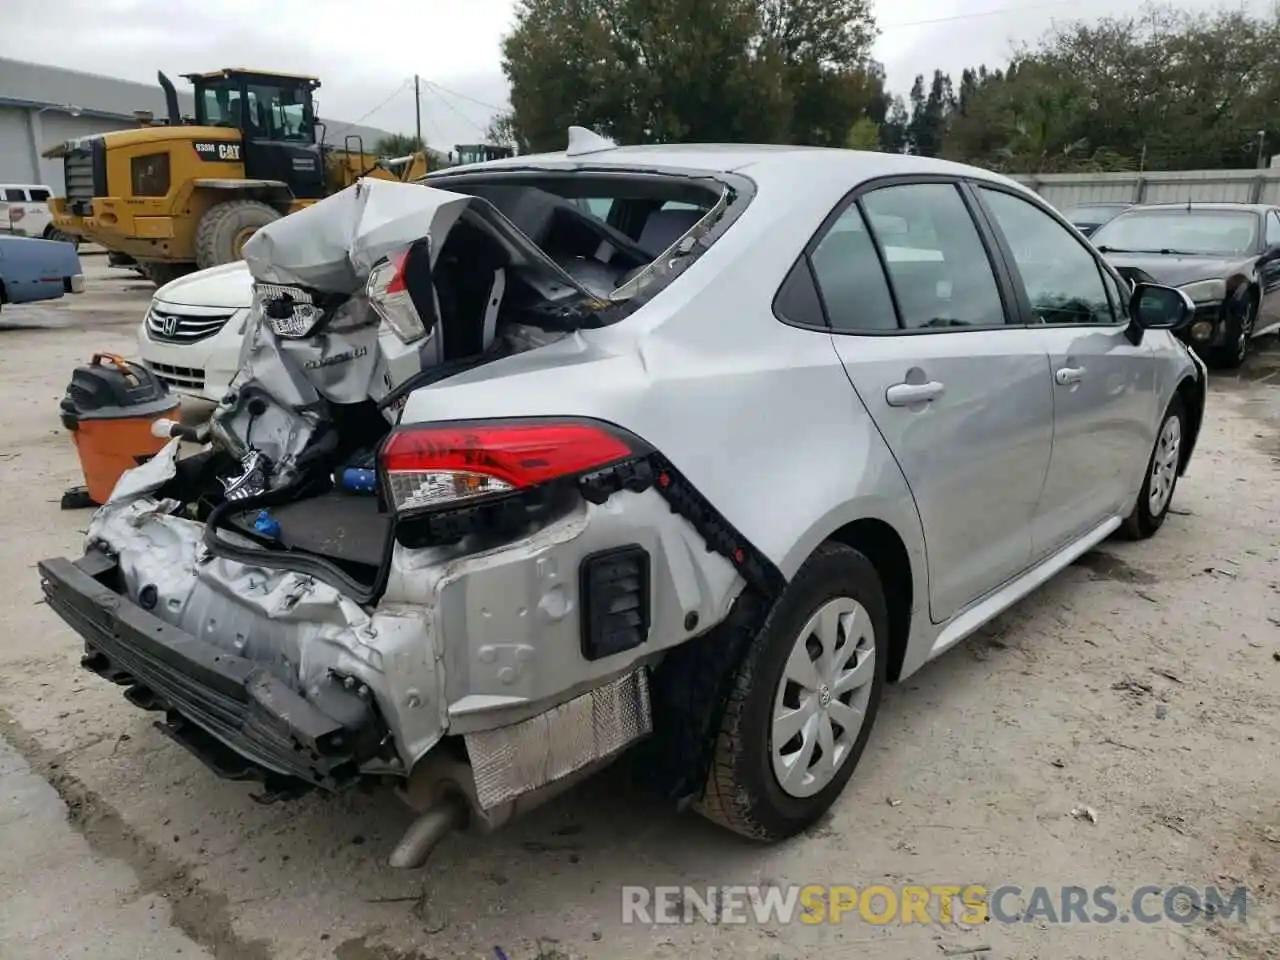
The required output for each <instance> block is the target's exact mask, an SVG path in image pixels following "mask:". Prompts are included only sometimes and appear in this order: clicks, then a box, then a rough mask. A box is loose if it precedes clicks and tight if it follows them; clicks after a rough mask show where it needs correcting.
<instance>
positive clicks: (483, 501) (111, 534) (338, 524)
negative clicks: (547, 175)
mask: <svg viewBox="0 0 1280 960" xmlns="http://www.w3.org/2000/svg"><path fill="white" fill-rule="evenodd" d="M724 202H725V197H724V195H721V196H720V197H718V198H717V196H716V195H715V194H711V195H710V196H709V198H708V201H707V203H706V212H705V216H702V217H700V219H699V220H698V222H697V224H695V225H694V226H693V228H692V229H691V230H690V231H689V232H688V233H687V235H686V236H684V237H682V238H680V242H679V244H672V245H670V247H668V248H666V249H664V251H663V253H664V256H662V257H658V258H656V259H655V260H653V261H652V262H651V263H646V262H643V259H642V258H641V256H640V255H639V253H638V252H636V251H634V250H632V251H624V252H625V254H626V255H624V256H621V257H613V256H611V257H609V258H606V260H603V261H596V262H585V260H584V259H583V258H580V257H568V256H560V257H557V256H556V255H555V252H554V251H553V252H550V253H549V252H547V251H544V250H543V249H541V248H540V247H538V246H537V245H535V244H534V243H533V242H532V241H531V240H529V238H528V237H527V236H526V235H525V234H524V233H523V232H522V231H521V230H520V229H519V228H518V227H516V226H515V224H514V223H513V222H512V221H511V219H510V218H508V217H507V216H506V215H505V214H504V213H503V212H501V211H500V209H499V208H498V206H497V205H496V204H495V203H491V202H490V201H488V200H486V199H484V198H483V197H479V196H474V195H470V194H463V193H458V192H449V191H446V190H439V189H432V188H430V187H425V186H417V185H408V184H394V183H388V182H385V181H362V182H361V183H360V184H358V185H357V186H356V187H353V188H351V189H349V190H347V191H344V192H343V193H342V194H338V195H335V196H334V197H332V198H329V199H328V200H325V201H322V202H321V203H319V204H316V205H314V206H313V207H310V208H308V209H307V210H305V211H302V212H300V213H298V214H295V215H293V216H290V217H287V218H284V219H283V220H280V221H278V222H277V223H275V224H272V225H270V226H269V227H267V228H264V229H263V230H262V231H260V232H259V234H257V235H256V236H255V237H254V239H253V240H252V241H251V242H250V244H249V245H248V246H247V247H246V251H245V252H246V260H247V261H248V263H249V266H250V269H251V271H252V273H253V275H254V278H255V305H254V309H253V316H252V317H251V319H250V321H249V332H248V335H247V336H246V339H245V343H244V346H243V350H242V356H241V360H242V363H241V370H240V373H239V374H238V375H237V377H236V378H235V380H234V381H233V383H232V385H231V389H230V390H229V392H228V394H227V396H226V397H225V398H224V400H223V402H222V403H221V404H220V405H219V407H218V408H217V410H216V411H215V413H214V414H213V416H212V418H211V420H210V421H209V423H207V424H204V425H202V426H200V427H198V428H184V427H178V426H176V425H174V426H171V427H169V429H171V430H172V432H173V439H172V440H171V442H170V443H169V445H168V446H167V447H166V448H165V449H164V451H163V452H162V453H161V454H159V455H158V456H156V457H155V458H154V459H153V460H151V461H149V462H148V463H147V464H145V465H143V466H141V467H139V468H137V469H135V470H132V471H130V472H129V473H127V474H125V476H124V477H123V478H122V479H121V481H120V483H119V485H118V486H117V488H116V490H115V492H114V494H113V496H112V498H111V500H110V501H109V502H108V503H107V504H106V505H105V506H104V507H103V508H102V509H101V510H100V511H98V513H97V514H96V515H95V516H94V518H93V520H92V523H91V525H90V528H89V530H88V536H87V545H86V552H85V554H84V556H83V557H81V558H80V559H78V560H75V561H72V560H69V559H66V558H58V559H51V560H46V561H44V562H42V563H41V564H40V565H39V568H40V575H41V577H42V581H43V587H44V591H45V595H46V597H47V598H48V601H49V604H50V606H51V608H52V609H53V610H54V611H55V612H57V613H58V614H59V616H61V617H62V618H63V619H64V620H65V621H66V622H67V623H68V624H69V625H70V626H71V627H72V628H73V629H75V630H76V632H77V633H79V634H80V635H81V636H82V637H83V639H84V642H85V653H84V657H83V661H82V662H83V665H84V666H85V667H87V668H88V669H90V670H93V671H94V672H96V673H98V674H99V675H101V676H103V677H105V678H107V679H109V680H111V681H113V682H115V683H117V684H120V685H122V686H123V687H125V690H126V696H127V697H128V698H129V699H130V700H131V701H132V702H133V703H135V704H136V705H138V706H139V707H142V708H144V709H148V710H155V711H159V712H161V713H162V714H163V719H162V720H161V721H160V722H159V723H158V726H159V728H160V729H161V730H162V731H163V732H165V733H166V734H167V735H169V736H170V737H172V738H173V739H175V740H176V741H178V742H179V743H181V744H182V745H183V746H185V747H187V748H188V749H190V750H191V751H192V752H193V753H195V754H196V755H197V756H199V757H200V758H201V759H202V760H203V761H205V762H206V763H207V764H208V765H209V766H210V767H211V768H212V769H213V770H215V771H216V772H217V773H218V774H220V775H222V776H225V777H230V778H236V779H253V780H258V781H261V782H262V783H263V784H264V785H265V787H264V794H263V797H264V799H275V798H280V797H287V796H291V795H295V794H297V793H300V792H303V791H306V790H310V789H320V790H324V791H337V790H341V789H343V788H345V787H347V786H350V785H351V784H354V783H356V782H358V781H361V780H370V779H375V780H376V779H381V780H386V781H389V782H392V783H395V784H398V785H399V786H400V787H401V788H402V791H403V793H404V794H405V795H406V798H407V799H409V800H410V802H411V803H412V805H413V806H415V807H416V808H417V809H419V810H420V811H422V816H421V818H420V819H419V821H418V822H417V823H416V824H415V826H414V828H412V829H411V830H410V831H409V833H408V834H406V837H405V839H404V841H403V843H402V845H401V847H400V848H399V849H398V850H397V852H396V853H395V854H394V855H393V862H394V863H396V864H397V865H400V866H413V865H418V864H420V863H421V862H422V861H423V859H424V858H425V856H426V853H427V851H429V849H430V848H431V846H432V845H433V844H434V842H435V841H436V840H438V839H439V837H440V836H441V835H443V833H444V832H445V831H447V830H449V829H452V828H454V827H456V826H458V825H460V824H462V823H464V822H467V823H470V824H472V825H473V826H476V827H479V828H482V829H488V828H492V827H494V826H497V825H499V824H501V823H503V822H505V821H506V820H508V819H509V818H510V817H511V816H514V815H515V814H516V813H517V812H519V811H520V810H522V809H524V808H525V807H527V806H529V805H531V804H533V803H537V802H541V800H543V799H545V798H546V797H547V796H550V795H552V794H554V793H555V792H558V791H559V790H560V789H563V788H564V787H565V786H568V785H569V784H570V783H572V782H574V781H575V780H576V779H577V778H579V777H580V776H582V775H585V774H586V773H589V772H591V771H592V770H594V769H596V768H598V767H599V766H600V765H602V764H603V763H606V762H608V761H609V760H610V759H612V758H613V757H615V756H616V755H618V753H619V752H620V751H622V750H623V749H624V748H626V747H627V746H628V745H630V744H631V743H634V742H635V741H637V740H638V739H640V738H642V737H644V736H645V735H646V734H647V733H649V732H650V730H651V728H652V723H653V709H652V706H651V703H650V688H649V682H650V681H649V672H648V668H649V667H650V666H651V665H652V664H653V662H654V658H655V657H660V656H661V655H662V653H663V652H664V651H665V650H667V649H669V648H671V647H674V646H676V645H677V644H680V643H682V642H683V641H685V640H687V639H688V638H689V637H690V636H692V635H694V634H695V633H697V632H701V631H700V630H698V625H699V624H701V625H702V627H701V629H702V631H705V629H706V628H707V627H708V626H710V625H714V624H716V623H718V622H719V621H720V620H722V619H723V618H724V617H725V615H726V612H727V610H728V608H729V606H730V604H731V602H732V599H733V595H734V592H735V590H736V589H738V588H740V586H741V583H742V569H741V568H742V567H743V564H744V563H746V564H749V563H750V558H748V559H746V560H744V558H743V557H742V552H741V550H735V547H734V544H733V542H732V531H731V530H728V531H726V530H724V529H715V530H711V529H710V526H709V524H708V522H707V521H708V518H707V517H706V516H705V515H704V514H705V504H700V503H699V502H698V499H697V496H696V494H695V493H694V492H692V491H691V490H690V489H688V488H687V486H686V485H684V483H683V481H682V479H681V478H680V476H679V474H678V473H677V472H676V471H675V470H674V468H672V467H671V465H669V464H666V463H665V462H664V461H663V460H662V459H661V457H660V455H659V454H658V453H657V452H656V451H654V450H652V449H650V448H649V447H648V446H647V445H646V444H645V443H644V441H643V440H641V439H639V438H636V437H634V436H631V435H629V434H627V433H626V432H625V431H624V430H620V429H618V428H617V427H615V426H613V425H611V424H606V423H602V422H597V421H593V420H591V419H589V418H572V417H571V418H563V419H561V418H557V419H555V420H554V421H548V420H546V419H545V418H535V419H523V418H518V413H519V411H518V410H515V411H513V414H514V415H516V416H517V419H515V420H510V421H492V420H489V421H461V422H458V421H455V422H451V423H427V424H403V423H400V422H399V419H400V411H401V410H402V409H403V404H404V400H405V398H406V397H407V396H408V395H409V393H411V392H413V391H415V390H417V389H419V388H422V387H424V386H427V385H430V384H433V383H438V382H440V381H441V380H443V379H446V378H447V377H449V376H451V375H453V374H456V373H458V372H459V371H466V370H474V369H476V368H477V367H480V366H484V365H486V364H490V363H494V362H496V361H499V360H503V359H506V358H510V357H512V356H514V355H516V354H519V353H522V352H526V351H530V350H538V349H544V350H557V349H558V350H560V351H561V355H562V356H563V362H565V363H570V364H574V363H576V364H581V363H583V362H584V361H586V360H589V359H590V357H591V355H592V350H593V348H592V347H591V346H590V345H589V344H586V343H584V342H583V341H582V338H581V336H580V334H579V331H581V330H584V329H590V328H591V327H594V326H601V325H603V324H604V323H606V322H608V320H609V318H610V316H611V315H613V314H616V313H618V312H625V310H626V303H625V301H627V300H630V299H633V298H634V297H635V294H636V292H638V291H642V290H644V289H646V285H647V284H652V283H653V282H654V278H655V277H660V274H661V273H662V271H671V270H673V269H675V268H676V267H677V261H678V260H679V259H680V258H681V257H692V256H696V254H697V252H700V251H698V250H696V249H695V248H696V247H697V240H698V239H700V238H702V237H703V236H704V235H705V234H706V232H707V230H708V229H709V227H710V226H711V225H712V224H714V223H715V222H716V221H717V220H719V219H720V218H721V216H722V215H723V213H724ZM557 215H559V213H557ZM579 226H582V225H581V224H579ZM586 226H588V227H590V229H592V230H595V229H599V228H598V227H597V226H596V225H595V224H586ZM678 246H679V247H680V250H677V247H678ZM658 282H661V281H660V279H659V281H658ZM619 290H622V291H623V293H622V295H619V294H618V291H619ZM550 362H553V363H554V362H558V361H556V360H552V361H550ZM700 511H701V513H700ZM709 531H710V532H709ZM735 553H736V555H737V559H735Z"/></svg>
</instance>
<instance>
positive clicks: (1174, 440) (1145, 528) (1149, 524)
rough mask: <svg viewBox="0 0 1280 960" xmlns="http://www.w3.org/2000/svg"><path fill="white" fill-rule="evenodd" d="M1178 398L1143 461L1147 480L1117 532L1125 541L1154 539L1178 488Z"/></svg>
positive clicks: (1181, 422)
mask: <svg viewBox="0 0 1280 960" xmlns="http://www.w3.org/2000/svg"><path fill="white" fill-rule="evenodd" d="M1185 425H1186V418H1185V417H1184V416H1183V412H1182V398H1181V397H1179V396H1178V395H1177V394H1174V397H1173V399H1172V400H1171V401H1170V402H1169V407H1168V409H1167V410H1165V413H1164V419H1163V420H1161V421H1160V432H1159V433H1158V434H1156V445H1155V448H1154V449H1153V450H1152V451H1151V459H1149V460H1148V461H1147V476H1146V479H1145V480H1143V481H1142V489H1141V490H1140V491H1139V492H1138V502H1137V503H1136V504H1135V505H1134V508H1133V512H1132V513H1130V514H1129V516H1128V517H1126V518H1125V521H1124V525H1123V526H1122V527H1121V528H1120V532H1121V533H1122V534H1123V535H1124V536H1125V537H1126V538H1127V539H1129V540H1145V539H1147V538H1148V537H1152V536H1154V535H1155V532H1156V531H1157V530H1159V529H1160V528H1161V527H1162V526H1163V525H1164V518H1165V517H1167V516H1168V515H1169V504H1171V503H1172V502H1173V491H1174V489H1175V488H1176V487H1177V485H1178V467H1179V466H1180V465H1181V463H1182V435H1183V433H1185V432H1186V431H1185V430H1184V427H1185Z"/></svg>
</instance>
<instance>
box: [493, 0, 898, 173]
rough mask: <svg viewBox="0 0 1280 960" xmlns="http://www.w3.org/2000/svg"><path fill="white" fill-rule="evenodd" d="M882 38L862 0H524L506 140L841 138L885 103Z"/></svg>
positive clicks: (510, 74)
mask: <svg viewBox="0 0 1280 960" xmlns="http://www.w3.org/2000/svg"><path fill="white" fill-rule="evenodd" d="M874 36H875V27H874V22H873V20H872V17H871V13H870V8H869V4H868V0H520V3H519V4H518V5H517V8H516V18H515V25H514V27H513V29H512V31H511V33H510V34H508V36H507V37H506V38H505V39H504V41H503V61H502V63H503V71H504V72H505V74H506V76H507V79H508V81H509V82H510V84H511V104H512V115H511V133H512V137H513V139H514V140H515V141H516V142H517V143H518V144H520V145H521V146H522V147H529V148H532V149H558V148H561V147H563V146H564V139H565V134H566V130H567V128H568V127H569V126H570V125H573V124H577V125H581V126H587V127H590V128H592V129H596V130H598V131H599V132H601V133H603V134H605V135H607V136H610V137H612V138H613V139H615V140H617V141H618V142H620V143H652V142H670V141H679V140H697V141H704V142H706V141H730V142H732V141H763V142H787V141H792V142H800V143H817V144H832V145H834V144H842V143H844V142H845V140H846V138H847V136H848V133H849V130H850V127H851V126H852V125H853V124H854V123H856V122H857V121H858V119H859V118H860V117H863V116H867V117H870V118H871V119H872V120H873V121H875V122H879V120H880V119H882V118H883V116H884V112H885V110H887V106H888V103H887V98H886V96H885V93H884V74H883V70H882V69H880V68H879V67H878V65H876V64H874V63H873V62H872V61H871V60H870V56H869V52H870V47H871V42H872V40H873V39H874Z"/></svg>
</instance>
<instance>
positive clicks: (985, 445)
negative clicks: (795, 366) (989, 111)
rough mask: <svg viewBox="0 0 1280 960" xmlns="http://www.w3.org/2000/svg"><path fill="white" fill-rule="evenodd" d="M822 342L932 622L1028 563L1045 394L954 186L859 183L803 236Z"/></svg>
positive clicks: (1028, 337) (1040, 369)
mask: <svg viewBox="0 0 1280 960" xmlns="http://www.w3.org/2000/svg"><path fill="white" fill-rule="evenodd" d="M810 254H811V262H812V265H813V269H814V274H815V277H816V279H817V282H818V286H819V288H820V290H821V293H822V297H823V300H824V304H825V308H826V311H827V314H828V318H829V323H830V325H831V328H832V331H833V334H834V337H833V340H834V342H835V346H836V350H837V352H838V353H839V355H840V358H841V361H842V362H843V364H844V367H845V370H846V372H847V374H848V376H849V379H850V381H851V382H852V384H853V386H854V388H855V389H856V390H857V392H858V395H859V397H861V399H862V402H863V403H864V404H865V406H866V408H867V410H868V411H869V412H870V414H871V416H872V417H873V418H874V420H875V423H876V425H877V427H878V428H879V430H880V432H881V434H882V435H883V436H884V438H885V441H886V443H887V444H888V446H889V448H890V449H891V450H892V452H893V455H894V457H895V458H896V459H897V461H898V464H899V466H900V467H901V469H902V471H903V474H904V475H905V476H906V479H907V482H908V483H909V484H910V486H911V490H912V493H913V494H914V496H915V501H916V507H917V509H918V511H919V513H920V520H921V523H922V526H923V529H924V534H925V540H926V551H927V555H928V565H929V609H930V613H931V616H932V619H933V620H934V621H935V622H939V623H940V622H942V621H944V620H946V619H948V618H950V617H951V616H953V615H954V614H956V613H957V612H958V611H960V610H961V609H963V608H964V607H966V606H968V605H969V604H971V603H973V602H974V601H976V600H978V599H980V598H981V597H983V596H985V595H986V594H989V593H991V592H992V591H993V590H995V589H996V588H998V587H1000V586H1001V585H1002V584H1003V583H1005V582H1006V581H1008V580H1010V579H1011V578H1013V577H1014V576H1016V575H1017V574H1018V573H1019V572H1021V571H1022V570H1024V569H1025V568H1026V567H1027V566H1028V565H1029V564H1030V561H1031V526H1032V522H1033V519H1034V516H1035V508H1036V503H1037V501H1038V500H1039V496H1040V489H1041V487H1042V486H1043V484H1044V478H1045V472H1046V470H1047V468H1048V463H1049V452H1050V443H1051V431H1052V422H1053V406H1052V404H1053V401H1052V397H1051V392H1050V387H1049V384H1050V379H1049V370H1048V358H1047V356H1046V354H1045V350H1044V345H1043V343H1042V341H1041V340H1040V339H1039V338H1038V336H1037V335H1036V333H1035V332H1033V331H1029V330H1027V329H1025V328H1023V327H1020V326H1015V325H1012V324H1011V323H1010V320H1011V319H1012V318H1013V317H1014V316H1015V314H1014V313H1013V308H1014V304H1013V302H1012V297H1011V294H1010V292H1009V290H1008V288H1007V277H1006V276H1005V275H1004V274H1003V271H1002V268H1001V270H997V268H996V266H995V265H994V263H995V262H994V261H993V259H992V257H991V256H990V253H989V250H988V240H987V239H986V238H984V236H983V235H982V233H981V232H980V230H979V227H978V225H977V223H976V222H975V220H974V219H973V217H972V215H971V211H970V208H969V206H968V204H967V202H966V200H965V198H964V196H963V195H962V193H961V191H960V189H959V185H958V184H957V183H956V182H954V181H951V180H946V179H936V178H935V179H929V180H915V179H906V180H894V181H891V182H887V183H882V184H880V185H875V186H873V187H872V188H871V189H869V190H868V189H864V190H863V191H860V194H859V195H858V196H856V197H855V198H851V199H850V200H849V201H848V202H847V204H846V205H845V206H844V207H843V208H842V209H839V210H838V211H837V212H836V213H834V214H833V215H832V217H831V218H829V221H828V224H827V225H826V227H825V230H824V232H822V233H820V235H819V236H818V237H817V238H815V240H814V242H813V244H812V245H811V247H810Z"/></svg>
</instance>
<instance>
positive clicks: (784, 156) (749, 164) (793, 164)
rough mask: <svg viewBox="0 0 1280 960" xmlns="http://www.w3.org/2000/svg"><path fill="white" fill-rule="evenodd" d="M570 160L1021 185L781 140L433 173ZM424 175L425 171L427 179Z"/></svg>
mask: <svg viewBox="0 0 1280 960" xmlns="http://www.w3.org/2000/svg"><path fill="white" fill-rule="evenodd" d="M565 164H572V165H575V166H584V167H594V168H597V169H598V168H601V167H618V168H620V169H636V170H642V169H646V168H668V169H683V170H702V171H706V172H707V173H709V174H713V175H714V174H728V173H741V174H744V175H746V176H749V177H750V178H751V179H752V180H754V181H756V183H757V184H760V185H761V186H766V185H772V184H773V183H774V182H777V183H778V184H786V185H788V186H789V187H790V188H792V189H796V188H797V187H802V185H803V184H804V182H805V178H806V177H810V176H818V177H821V176H824V175H836V174H838V175H840V176H841V177H842V178H843V179H845V180H847V181H848V183H849V185H850V186H851V187H852V186H853V185H855V184H858V183H862V182H864V181H867V180H873V179H876V178H878V177H887V176H895V175H900V174H946V175H950V176H962V177H970V178H974V179H982V180H988V181H990V182H992V183H999V184H1005V185H1013V186H1016V187H1018V188H1019V189H1020V190H1023V191H1026V188H1025V187H1023V186H1022V185H1021V184H1018V183H1017V182H1016V181H1014V180H1011V179H1009V178H1008V177H1004V176H1001V175H1000V174H998V173H992V172H990V171H988V170H982V169H980V168H978V167H971V166H968V165H966V164H962V163H952V162H951V161H949V160H938V159H934V158H932V157H917V156H910V155H908V154H899V153H877V152H872V151H861V150H840V149H834V148H830V147H802V146H789V145H783V144H747V143H706V144H703V143H672V144H646V145H643V146H617V147H608V148H602V149H599V150H595V151H592V152H587V153H582V152H580V153H577V154H570V153H569V152H568V151H557V152H554V153H538V154H524V155H521V156H516V157H505V158H503V159H501V160H490V161H488V162H486V163H478V164H468V165H466V166H461V167H447V168H445V169H443V170H439V171H437V174H438V175H447V174H450V173H453V172H461V171H467V172H471V171H478V170H481V169H484V170H500V169H509V170H516V169H520V168H522V167H525V168H528V167H540V166H563V165H565ZM427 179H428V180H429V179H430V176H428V178H427Z"/></svg>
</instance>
